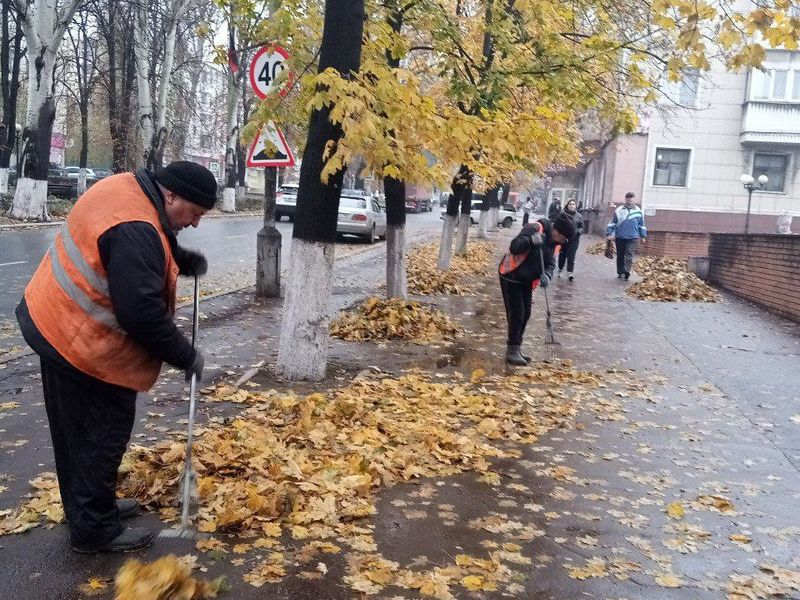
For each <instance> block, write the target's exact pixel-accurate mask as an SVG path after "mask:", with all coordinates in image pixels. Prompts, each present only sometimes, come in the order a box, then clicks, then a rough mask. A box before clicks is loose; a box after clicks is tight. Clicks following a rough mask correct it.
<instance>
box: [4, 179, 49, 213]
mask: <svg viewBox="0 0 800 600" xmlns="http://www.w3.org/2000/svg"><path fill="white" fill-rule="evenodd" d="M11 217H12V218H14V219H23V220H25V221H49V220H50V215H48V214H47V180H44V181H42V180H40V179H31V178H29V177H22V178H20V179H19V181H17V189H16V191H15V192H14V203H13V204H12V206H11Z"/></svg>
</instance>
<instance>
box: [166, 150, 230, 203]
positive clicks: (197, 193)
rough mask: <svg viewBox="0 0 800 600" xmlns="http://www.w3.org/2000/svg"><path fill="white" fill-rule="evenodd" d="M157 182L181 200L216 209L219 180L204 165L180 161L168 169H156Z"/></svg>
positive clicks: (170, 164) (170, 165) (171, 164)
mask: <svg viewBox="0 0 800 600" xmlns="http://www.w3.org/2000/svg"><path fill="white" fill-rule="evenodd" d="M156 181H158V183H160V184H161V185H163V186H164V187H165V188H167V189H168V190H169V191H170V192H172V193H174V194H177V195H178V196H180V197H181V198H183V199H185V200H188V201H189V202H192V203H193V204H197V205H198V206H202V207H203V208H214V203H215V202H216V201H217V180H216V179H214V175H213V174H212V173H211V171H209V170H208V169H206V168H205V167H204V166H202V165H198V164H197V163H193V162H189V161H188V160H178V161H175V162H171V163H169V164H168V165H167V166H166V167H163V168H162V167H156Z"/></svg>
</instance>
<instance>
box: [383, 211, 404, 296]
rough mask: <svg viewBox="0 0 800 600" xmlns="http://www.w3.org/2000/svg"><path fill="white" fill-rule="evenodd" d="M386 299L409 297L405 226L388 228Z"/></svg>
mask: <svg viewBox="0 0 800 600" xmlns="http://www.w3.org/2000/svg"><path fill="white" fill-rule="evenodd" d="M386 297H387V298H407V297H408V277H407V275H406V227H405V225H402V226H400V227H398V226H391V225H390V226H388V227H387V228H386Z"/></svg>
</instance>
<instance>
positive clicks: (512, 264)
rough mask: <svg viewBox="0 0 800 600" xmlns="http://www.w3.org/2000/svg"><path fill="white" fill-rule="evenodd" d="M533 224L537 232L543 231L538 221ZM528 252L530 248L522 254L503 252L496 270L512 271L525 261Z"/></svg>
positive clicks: (506, 272) (502, 273) (501, 272)
mask: <svg viewBox="0 0 800 600" xmlns="http://www.w3.org/2000/svg"><path fill="white" fill-rule="evenodd" d="M534 225H535V226H536V231H537V232H538V233H542V232H543V231H544V227H542V224H541V223H539V222H538V221H537V222H536V223H534ZM529 252H530V250H526V251H525V252H523V253H522V254H511V253H510V252H508V253H507V254H504V255H503V258H502V260H501V261H500V266H499V267H498V269H497V270H498V272H499V273H500V275H508V274H509V273H511V272H512V271H516V270H517V268H518V267H519V266H520V265H521V264H522V263H523V262H525V259H526V258H528V253H529ZM538 281H539V280H538V279H537V280H536V282H537V285H538ZM533 287H534V288H535V287H536V285H534V286H533Z"/></svg>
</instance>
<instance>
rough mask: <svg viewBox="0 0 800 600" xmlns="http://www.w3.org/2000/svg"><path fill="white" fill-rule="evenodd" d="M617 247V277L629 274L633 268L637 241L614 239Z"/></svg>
mask: <svg viewBox="0 0 800 600" xmlns="http://www.w3.org/2000/svg"><path fill="white" fill-rule="evenodd" d="M615 241H616V245H617V275H624V274H625V273H630V272H631V268H632V267H633V257H634V255H635V254H636V244H638V243H639V240H638V239H632V240H621V239H619V238H616V240H615Z"/></svg>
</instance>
